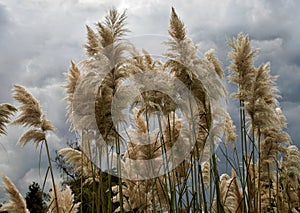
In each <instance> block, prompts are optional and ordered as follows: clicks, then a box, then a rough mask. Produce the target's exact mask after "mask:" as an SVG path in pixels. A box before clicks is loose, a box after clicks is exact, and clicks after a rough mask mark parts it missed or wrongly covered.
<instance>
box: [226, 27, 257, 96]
mask: <svg viewBox="0 0 300 213" xmlns="http://www.w3.org/2000/svg"><path fill="white" fill-rule="evenodd" d="M228 45H229V46H230V47H231V48H232V51H231V52H230V53H229V54H228V57H229V58H230V59H232V63H231V64H230V66H229V69H230V70H231V71H232V72H231V76H230V81H231V82H232V83H236V84H237V85H239V92H238V93H237V94H233V96H234V97H236V98H239V99H241V100H246V99H247V97H248V93H249V91H250V89H251V83H252V82H253V78H254V74H255V69H254V65H253V61H254V58H255V55H256V52H257V51H256V50H252V49H251V46H250V42H249V37H248V35H244V34H242V33H240V34H239V35H238V37H237V39H233V40H230V41H228Z"/></svg>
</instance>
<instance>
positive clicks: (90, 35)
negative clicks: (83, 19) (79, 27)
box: [72, 26, 101, 66]
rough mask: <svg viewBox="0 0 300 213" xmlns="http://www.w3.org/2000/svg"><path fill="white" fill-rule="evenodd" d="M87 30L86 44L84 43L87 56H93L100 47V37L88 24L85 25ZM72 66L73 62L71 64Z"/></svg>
mask: <svg viewBox="0 0 300 213" xmlns="http://www.w3.org/2000/svg"><path fill="white" fill-rule="evenodd" d="M86 30H87V39H88V41H87V44H86V45H84V47H85V49H86V51H87V54H88V56H89V57H93V56H95V55H96V54H97V53H98V52H99V51H100V48H101V43H100V38H99V35H97V34H96V33H95V32H94V31H93V30H92V29H91V28H90V27H89V26H86ZM72 66H73V64H72Z"/></svg>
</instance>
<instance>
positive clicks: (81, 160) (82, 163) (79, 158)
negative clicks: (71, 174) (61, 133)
mask: <svg viewBox="0 0 300 213" xmlns="http://www.w3.org/2000/svg"><path fill="white" fill-rule="evenodd" d="M58 154H60V155H62V156H63V159H64V160H65V161H66V162H67V163H69V164H72V165H73V169H74V171H75V172H80V171H81V170H82V171H83V174H82V175H85V176H86V177H88V176H90V175H91V174H92V172H93V169H92V167H91V163H92V162H91V161H90V160H89V158H88V157H87V156H86V155H85V154H84V153H82V152H81V151H79V150H76V149H73V148H63V149H60V150H59V151H58Z"/></svg>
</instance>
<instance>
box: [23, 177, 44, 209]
mask: <svg viewBox="0 0 300 213" xmlns="http://www.w3.org/2000/svg"><path fill="white" fill-rule="evenodd" d="M28 188H29V191H28V192H27V193H26V198H25V200H26V204H27V208H28V210H29V211H30V212H31V213H44V212H47V205H46V202H45V199H46V196H47V195H46V194H45V193H43V192H42V190H41V188H40V186H39V184H38V183H36V182H33V183H32V184H31V185H29V187H28Z"/></svg>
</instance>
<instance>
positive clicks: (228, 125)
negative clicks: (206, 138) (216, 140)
mask: <svg viewBox="0 0 300 213" xmlns="http://www.w3.org/2000/svg"><path fill="white" fill-rule="evenodd" d="M225 138H226V141H225V144H226V145H227V144H228V143H229V142H230V141H231V142H232V146H233V147H235V141H236V138H237V134H236V127H235V125H234V124H233V121H232V119H231V117H230V115H229V113H228V112H226V116H225Z"/></svg>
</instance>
